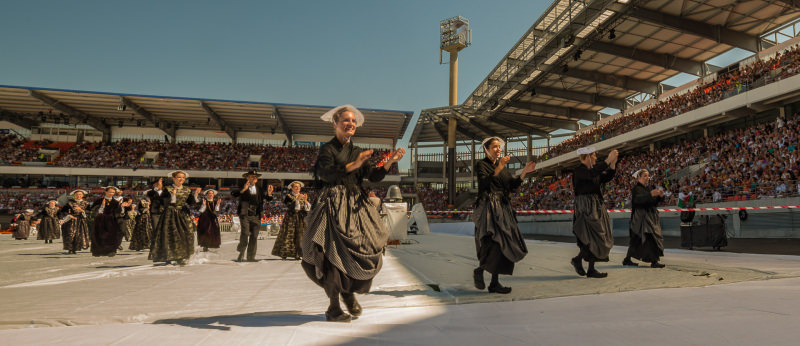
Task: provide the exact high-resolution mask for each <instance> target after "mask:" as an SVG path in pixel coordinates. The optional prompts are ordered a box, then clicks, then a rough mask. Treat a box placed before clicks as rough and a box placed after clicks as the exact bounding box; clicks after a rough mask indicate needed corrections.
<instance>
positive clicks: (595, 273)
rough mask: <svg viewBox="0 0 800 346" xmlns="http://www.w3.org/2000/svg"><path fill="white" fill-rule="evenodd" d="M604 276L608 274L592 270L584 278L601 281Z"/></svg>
mask: <svg viewBox="0 0 800 346" xmlns="http://www.w3.org/2000/svg"><path fill="white" fill-rule="evenodd" d="M606 276H608V273H601V272H599V271H597V270H594V269H592V270H590V271H589V272H588V273H586V277H589V278H597V279H602V278H604V277H606Z"/></svg>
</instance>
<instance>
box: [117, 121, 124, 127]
mask: <svg viewBox="0 0 800 346" xmlns="http://www.w3.org/2000/svg"><path fill="white" fill-rule="evenodd" d="M117 125H119V127H122V126H123V125H125V122H124V121H122V120H120V121H119V122H118V123H117Z"/></svg>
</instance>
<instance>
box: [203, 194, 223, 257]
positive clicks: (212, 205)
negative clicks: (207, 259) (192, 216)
mask: <svg viewBox="0 0 800 346" xmlns="http://www.w3.org/2000/svg"><path fill="white" fill-rule="evenodd" d="M218 211H219V200H218V199H217V200H215V201H213V202H209V201H208V200H206V209H205V210H203V212H201V213H200V217H198V218H197V245H199V246H202V247H207V248H213V249H216V248H219V245H220V244H221V243H222V239H221V238H220V233H219V221H218V220H217V212H218Z"/></svg>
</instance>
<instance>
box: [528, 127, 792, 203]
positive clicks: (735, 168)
mask: <svg viewBox="0 0 800 346" xmlns="http://www.w3.org/2000/svg"><path fill="white" fill-rule="evenodd" d="M798 139H800V114H795V115H793V116H790V117H789V118H788V119H787V120H785V121H784V120H783V119H781V118H778V119H776V120H775V121H766V122H762V123H759V124H755V125H752V126H749V127H746V128H740V129H733V130H730V131H727V132H723V133H719V134H716V135H713V136H710V137H708V138H703V139H700V140H696V141H686V142H683V143H680V144H675V145H671V146H666V147H663V148H660V149H657V150H655V151H652V152H649V151H648V152H641V153H636V154H631V155H622V157H621V158H620V160H619V162H618V163H617V175H616V177H615V178H614V180H613V181H611V182H610V183H608V184H606V186H605V188H604V195H605V196H604V197H605V200H606V201H607V207H609V208H628V207H630V198H631V197H630V191H631V189H632V188H633V186H634V184H635V182H634V179H633V178H632V177H631V174H632V173H633V172H635V171H636V170H638V169H640V168H645V169H648V170H649V171H650V173H651V174H650V175H651V184H652V185H653V186H654V187H659V188H662V189H664V191H665V197H666V198H665V201H664V202H663V203H662V205H669V206H676V205H687V203H686V202H688V200H689V199H691V201H693V202H703V203H714V202H725V201H734V200H751V199H765V198H780V197H789V196H797V195H800V162H798V161H800V152H798V150H797V143H798ZM600 159H603V158H602V157H601V158H600ZM692 167H694V168H695V169H694V170H692V169H691V168H692ZM670 178H671V179H670ZM521 191H522V192H521V193H520V195H519V196H515V197H516V198H515V200H514V203H515V206H516V207H517V208H519V209H572V204H573V203H574V196H573V194H572V191H573V189H572V177H571V175H570V174H564V175H563V176H560V177H550V178H546V179H537V180H535V181H533V182H532V183H529V184H527V183H526V184H525V185H523V187H522V190H521Z"/></svg>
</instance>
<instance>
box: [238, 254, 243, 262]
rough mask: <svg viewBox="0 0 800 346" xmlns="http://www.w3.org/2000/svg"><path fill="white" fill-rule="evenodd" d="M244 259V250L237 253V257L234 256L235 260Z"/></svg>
mask: <svg viewBox="0 0 800 346" xmlns="http://www.w3.org/2000/svg"><path fill="white" fill-rule="evenodd" d="M242 261H244V252H240V253H239V257H237V258H236V262H242Z"/></svg>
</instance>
